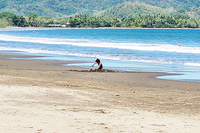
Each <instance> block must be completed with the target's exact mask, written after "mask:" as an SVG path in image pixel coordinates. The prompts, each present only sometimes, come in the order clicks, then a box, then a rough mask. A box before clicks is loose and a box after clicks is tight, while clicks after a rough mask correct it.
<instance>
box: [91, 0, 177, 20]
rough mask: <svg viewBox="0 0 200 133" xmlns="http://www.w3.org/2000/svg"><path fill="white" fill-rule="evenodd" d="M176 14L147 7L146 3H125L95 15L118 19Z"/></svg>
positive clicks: (154, 7)
mask: <svg viewBox="0 0 200 133" xmlns="http://www.w3.org/2000/svg"><path fill="white" fill-rule="evenodd" d="M173 12H175V11H174V10H173V9H171V10H167V9H162V8H160V7H156V6H151V5H147V4H145V3H140V2H133V3H132V2H124V3H122V4H118V5H116V6H114V7H111V8H109V9H106V10H104V11H100V12H98V13H94V15H95V16H104V17H108V16H110V15H114V16H117V17H118V18H123V17H128V18H130V17H134V16H139V15H141V16H143V15H151V16H153V15H158V14H163V15H166V14H170V13H173Z"/></svg>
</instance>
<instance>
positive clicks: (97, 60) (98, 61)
mask: <svg viewBox="0 0 200 133" xmlns="http://www.w3.org/2000/svg"><path fill="white" fill-rule="evenodd" d="M95 64H98V68H97V69H100V70H101V69H102V68H103V65H102V63H101V62H100V60H99V59H96V61H95V62H94V64H93V65H92V67H93V66H94V65H95Z"/></svg>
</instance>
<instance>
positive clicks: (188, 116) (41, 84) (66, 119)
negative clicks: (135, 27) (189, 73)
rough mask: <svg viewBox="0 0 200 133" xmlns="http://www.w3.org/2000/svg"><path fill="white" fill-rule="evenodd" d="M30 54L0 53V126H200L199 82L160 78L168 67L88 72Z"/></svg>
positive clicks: (106, 130) (183, 129)
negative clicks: (152, 70) (154, 69)
mask: <svg viewBox="0 0 200 133" xmlns="http://www.w3.org/2000/svg"><path fill="white" fill-rule="evenodd" d="M27 57H30V56H23V55H18V56H17V55H2V54H1V55H0V74H1V76H0V92H1V93H0V95H1V111H0V122H1V126H0V130H1V132H6V133H22V132H26V133H66V132H68V133H74V132H80V133H82V132H85V133H87V132H88V133H94V132H95V133H96V132H97V133H98V132H99V133H110V132H116V133H117V132H128V133H130V132H132V133H160V132H162V133H172V132H176V133H198V132H199V131H200V103H199V101H200V83H199V82H183V81H173V80H161V79H156V78H155V77H156V76H160V75H166V74H165V73H151V72H147V73H143V72H89V69H87V68H79V67H66V66H63V64H69V63H73V61H42V60H26V58H27ZM8 58H22V59H23V60H12V59H8ZM77 63H78V62H77Z"/></svg>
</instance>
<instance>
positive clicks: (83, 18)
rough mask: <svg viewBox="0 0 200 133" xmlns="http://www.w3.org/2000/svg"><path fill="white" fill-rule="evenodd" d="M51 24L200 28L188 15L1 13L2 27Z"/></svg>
mask: <svg viewBox="0 0 200 133" xmlns="http://www.w3.org/2000/svg"><path fill="white" fill-rule="evenodd" d="M50 24H59V25H64V24H68V25H69V27H72V28H74V27H78V28H98V27H123V28H200V20H199V19H194V18H189V17H188V16H186V15H161V14H158V15H154V16H151V15H144V16H140V15H139V16H134V17H130V18H127V17H123V18H117V17H116V16H108V17H103V16H89V15H86V14H78V15H75V16H73V17H69V18H66V19H64V18H51V17H47V16H37V15H36V14H34V13H29V14H28V15H26V16H17V15H15V14H13V13H9V12H3V13H1V14H0V27H1V28H4V27H8V26H16V27H49V25H50Z"/></svg>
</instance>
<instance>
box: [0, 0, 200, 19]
mask: <svg viewBox="0 0 200 133" xmlns="http://www.w3.org/2000/svg"><path fill="white" fill-rule="evenodd" d="M135 1H139V2H141V3H145V5H143V4H134V5H133V4H131V5H130V6H128V5H127V2H135ZM120 4H121V5H120ZM147 4H148V5H147ZM149 5H151V6H152V7H150V6H149ZM148 6H149V7H148ZM125 7H127V9H126V8H125ZM132 7H133V9H131V8H132ZM159 7H160V8H159ZM199 7H200V1H199V0H1V1H0V13H1V12H5V11H7V12H11V13H14V14H16V15H21V16H25V15H27V14H29V13H31V12H32V13H35V14H37V15H39V16H50V17H69V16H72V15H75V14H87V15H93V14H105V15H106V16H109V15H116V16H120V17H129V16H133V15H141V14H142V15H143V14H145V13H146V15H148V14H147V13H149V14H150V15H152V14H159V13H162V12H165V11H168V10H169V9H170V11H173V12H175V13H180V14H187V15H189V16H190V17H199V15H200V9H199ZM122 8H123V10H122ZM149 8H150V9H149ZM161 8H162V9H161ZM172 9H174V10H172ZM117 10H120V12H121V14H120V13H118V12H117ZM137 11H138V12H137ZM98 12H100V13H98ZM167 13H168V12H167Z"/></svg>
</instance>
